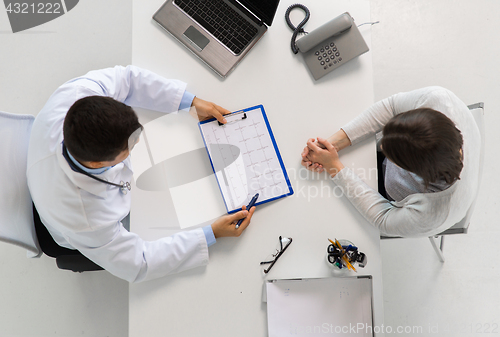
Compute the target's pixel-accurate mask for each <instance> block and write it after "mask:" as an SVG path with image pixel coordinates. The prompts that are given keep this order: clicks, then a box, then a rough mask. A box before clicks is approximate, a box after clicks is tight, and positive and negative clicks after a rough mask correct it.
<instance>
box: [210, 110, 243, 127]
mask: <svg viewBox="0 0 500 337" xmlns="http://www.w3.org/2000/svg"><path fill="white" fill-rule="evenodd" d="M240 114H243V116H241V118H234V117H235V116H237V115H240ZM226 116H227V117H226V120H227V123H226V124H229V123H234V122H237V121H240V120H243V119H246V118H247V113H246V112H245V111H240V112H235V113H232V114H230V115H226ZM238 117H239V116H238ZM217 123H219V126H222V125H225V124H222V123H221V122H219V121H217Z"/></svg>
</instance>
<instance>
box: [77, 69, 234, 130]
mask: <svg viewBox="0 0 500 337" xmlns="http://www.w3.org/2000/svg"><path fill="white" fill-rule="evenodd" d="M82 78H84V79H88V80H91V81H93V82H95V83H97V84H98V86H99V89H98V90H100V91H102V94H103V95H105V96H109V97H112V98H114V99H116V100H117V101H120V102H123V103H125V104H127V105H130V106H132V107H138V108H145V109H149V110H155V111H160V112H165V113H170V112H175V111H178V110H180V109H189V107H191V106H193V107H194V108H196V112H197V113H198V116H199V118H200V120H203V119H205V118H212V117H215V118H217V119H218V120H219V121H221V122H223V117H222V116H223V115H225V114H228V113H229V111H228V110H226V109H224V108H222V107H220V106H218V105H216V104H214V103H212V102H208V101H205V100H202V99H200V98H198V97H195V96H194V95H193V94H191V93H189V92H187V91H186V83H184V82H181V81H179V80H172V79H166V78H164V77H162V76H160V75H158V74H156V73H154V72H152V71H149V70H146V69H142V68H139V67H136V66H132V65H129V66H127V67H122V66H115V67H114V68H107V69H101V70H94V71H91V72H89V73H87V74H86V75H85V76H83V77H82Z"/></svg>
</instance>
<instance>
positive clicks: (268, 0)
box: [153, 0, 279, 77]
mask: <svg viewBox="0 0 500 337" xmlns="http://www.w3.org/2000/svg"><path fill="white" fill-rule="evenodd" d="M278 3H279V0H238V1H236V0H168V1H167V2H165V3H164V4H163V5H162V6H161V7H160V9H158V11H157V12H156V13H155V14H154V15H153V20H155V21H156V22H157V23H158V24H160V26H162V27H163V28H164V29H165V30H166V31H167V32H169V33H170V34H171V35H172V36H173V37H175V38H176V39H177V40H178V41H179V42H181V43H182V44H183V45H184V46H185V47H186V48H188V49H189V50H190V51H191V52H192V53H193V54H195V55H196V56H198V57H199V58H200V59H201V60H202V61H203V62H205V64H206V65H208V66H209V67H210V68H212V69H213V70H214V71H215V72H216V73H217V74H219V75H220V76H221V77H226V76H227V75H228V74H229V72H230V71H231V70H233V69H234V67H235V66H236V65H237V64H238V63H239V62H240V61H241V60H242V59H243V57H244V56H245V55H246V54H247V53H248V51H249V50H250V49H251V48H252V47H253V46H254V45H255V44H256V43H257V41H259V39H260V38H261V37H262V35H264V33H265V32H266V31H267V27H268V26H271V24H272V22H273V19H274V15H275V14H276V9H277V8H278Z"/></svg>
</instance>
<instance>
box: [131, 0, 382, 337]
mask: <svg viewBox="0 0 500 337" xmlns="http://www.w3.org/2000/svg"><path fill="white" fill-rule="evenodd" d="M161 4H162V0H150V1H134V9H133V13H134V14H133V15H134V16H133V53H132V62H133V64H134V65H137V66H141V67H144V68H147V69H150V70H153V71H155V72H157V73H159V74H161V75H163V76H165V77H167V78H177V79H180V80H182V81H185V82H187V83H188V90H189V91H190V92H192V93H195V94H196V95H198V96H199V97H201V98H204V99H207V100H211V101H213V102H216V103H217V104H219V105H222V106H224V107H225V108H227V109H229V110H232V111H234V110H239V109H242V108H246V107H250V106H254V105H257V104H263V105H264V107H265V109H266V112H267V114H268V118H269V122H270V124H271V127H272V129H273V132H274V136H275V138H276V141H277V143H278V146H279V149H280V152H281V155H282V158H283V161H284V163H285V166H286V168H287V171H288V173H289V176H290V180H291V183H292V185H293V188H294V191H295V194H294V195H293V196H290V197H287V198H284V199H280V200H277V201H274V202H271V203H268V204H266V205H262V206H261V207H259V209H258V210H257V211H256V213H255V215H254V218H253V220H252V223H251V225H250V227H248V229H247V230H246V231H245V232H244V234H243V235H242V236H241V237H240V238H222V239H219V240H218V242H217V243H216V244H215V245H214V246H212V247H210V249H209V252H210V263H209V265H208V266H207V267H206V268H198V269H194V270H190V271H187V272H183V273H180V274H177V275H172V276H168V277H165V278H161V279H158V280H153V281H149V282H146V283H142V284H132V285H131V286H130V307H129V312H130V317H129V322H130V323H129V324H130V326H129V327H130V329H129V333H130V336H131V337H136V336H165V335H171V336H201V335H204V336H252V337H253V336H266V335H267V323H266V305H265V304H264V303H263V302H262V300H261V298H262V291H263V283H264V282H263V281H264V279H266V278H299V277H328V276H332V273H331V271H330V269H329V267H328V265H327V263H326V262H325V252H326V247H327V245H328V241H327V238H339V239H349V240H351V241H353V242H354V243H355V244H357V245H358V246H359V247H360V249H361V250H362V251H364V252H365V253H366V254H367V256H368V259H369V260H368V265H367V267H366V268H365V269H360V270H359V274H366V275H372V276H373V287H374V315H375V322H374V324H375V325H376V326H380V325H381V324H383V300H382V268H381V261H380V251H379V233H378V231H377V230H376V229H374V228H373V227H372V226H371V225H370V224H368V223H367V222H366V220H364V219H363V217H362V216H361V215H359V214H358V212H357V211H356V210H355V208H354V207H353V206H352V205H351V204H350V202H349V201H348V200H347V199H346V198H344V197H342V196H341V193H340V192H339V191H338V190H335V189H334V187H335V185H334V184H333V183H332V182H331V181H329V179H327V177H326V176H325V175H324V174H322V175H317V174H316V175H313V174H311V173H310V172H308V171H306V170H304V169H302V168H301V166H300V153H301V151H302V149H303V148H304V146H305V142H306V140H307V139H308V138H311V137H317V136H322V137H327V136H329V135H331V134H332V133H333V132H335V131H336V130H338V129H339V128H340V127H341V126H342V125H344V124H345V123H346V122H348V121H349V120H351V119H352V118H353V117H355V116H356V115H357V114H359V113H360V112H362V111H363V110H364V109H365V108H367V107H368V106H370V105H371V104H372V103H373V81H372V64H371V53H370V52H368V53H366V54H364V55H362V56H361V57H359V58H357V59H355V60H353V61H351V62H349V63H347V64H346V65H344V66H342V67H340V68H338V69H336V70H335V71H333V72H332V73H330V74H329V75H327V76H325V77H323V78H321V79H320V80H319V81H314V80H313V78H312V77H311V76H310V75H309V73H308V70H307V69H306V67H305V65H304V64H303V62H302V60H301V56H300V55H294V54H293V53H292V52H291V51H290V47H289V44H290V37H291V31H290V30H289V28H288V27H287V26H286V23H285V20H284V19H283V17H284V13H285V10H286V8H287V7H288V6H289V5H290V4H292V1H291V0H282V1H281V4H280V5H279V8H278V11H277V13H276V17H275V20H274V23H273V26H272V27H271V28H270V29H269V31H268V32H267V33H266V34H265V35H264V37H263V38H262V39H261V41H259V43H258V44H257V45H256V46H255V47H254V49H253V50H251V51H250V53H249V54H248V55H247V56H246V57H245V58H244V59H243V61H242V62H241V63H240V64H239V65H238V66H237V67H236V69H235V70H234V71H233V72H232V73H231V74H230V75H229V76H228V78H226V79H225V80H222V79H220V78H219V77H218V76H217V75H216V74H215V73H213V72H212V71H211V70H210V69H208V68H207V67H206V66H205V65H204V64H203V63H201V62H200V61H199V60H197V59H196V58H195V57H194V56H193V55H191V54H190V52H189V51H187V50H186V49H185V48H184V47H183V46H181V45H180V44H179V43H178V42H177V41H175V40H174V39H173V38H171V37H170V36H169V35H168V34H167V33H166V32H165V31H163V30H162V29H161V28H160V27H158V26H157V25H156V24H155V23H154V22H153V21H152V19H151V16H152V14H153V13H154V12H155V11H156V10H157V9H158V8H159V7H160V6H161ZM304 4H305V5H306V6H308V7H309V9H310V10H311V19H310V20H309V22H308V23H307V25H306V27H305V30H306V31H307V30H312V29H314V28H316V27H318V26H320V25H321V24H323V23H324V22H326V21H328V20H330V19H331V18H333V17H335V16H337V15H339V14H341V13H343V12H345V11H348V12H350V14H351V15H352V16H353V17H354V19H355V20H356V23H357V24H358V25H359V24H361V23H364V22H368V21H370V15H369V13H370V11H369V2H368V1H367V0H353V1H339V2H332V1H328V0H314V1H306V2H304ZM301 19H302V15H301V11H300V10H297V11H294V12H293V15H292V21H293V22H295V23H298V22H300V20H301ZM360 31H361V33H362V35H363V37H364V38H365V40H366V42H367V43H368V45H369V46H370V26H369V25H365V26H362V27H360ZM158 116H159V115H158V114H155V113H153V112H142V114H141V119H142V121H143V122H144V121H147V120H148V119H149V120H150V119H152V118H155V117H158ZM191 126H192V130H196V132H198V134H197V135H195V132H194V131H193V133H192V135H193V137H200V136H199V131H197V126H196V123H195V121H194V120H193V121H192V125H191ZM191 126H190V127H191ZM199 141H201V137H200V139H199ZM201 144H203V143H201ZM341 157H342V159H343V162H344V164H345V165H346V166H349V167H351V168H353V169H354V170H355V172H357V173H358V174H360V175H361V177H362V178H364V179H365V180H366V181H367V182H368V184H369V185H371V186H372V187H375V186H376V171H375V170H374V168H375V144H374V141H373V140H370V141H366V142H364V143H362V144H360V145H358V146H356V147H355V148H349V149H346V150H343V151H342V152H341ZM214 179H215V178H214ZM158 200H162V202H163V200H167V201H168V191H164V192H163V194H162V193H153V192H149V193H148V192H144V191H140V192H138V190H137V189H135V192H134V194H133V201H132V211H131V216H132V220H131V229H132V231H134V232H137V233H139V234H140V235H141V236H143V237H144V238H145V239H154V238H157V237H161V236H164V235H169V234H171V233H173V232H175V231H178V230H180V228H177V229H175V228H173V227H175V226H172V223H175V221H176V220H175V214H174V215H172V214H169V212H168V209H169V207H170V209H172V205H163V204H161V205H160V204H158ZM148 204H149V205H157V207H147V206H146V205H148ZM155 209H156V211H155ZM166 209H167V212H165V210H166ZM146 210H147V211H146ZM152 210H153V211H152ZM169 220H171V221H172V223H169V225H165V224H166V223H167V221H169ZM162 226H163V227H164V228H162ZM280 235H282V236H289V237H292V238H293V243H292V245H291V246H290V248H289V249H288V250H287V252H286V253H285V254H284V255H283V256H282V257H281V258H280V261H278V263H277V264H276V265H275V267H274V268H273V270H272V271H271V272H270V273H269V275H268V276H266V277H263V276H262V273H261V269H260V266H259V262H260V261H262V259H264V258H265V257H266V256H267V255H268V254H269V253H270V252H271V251H272V250H273V249H274V247H275V245H276V243H277V241H278V237H279V236H280ZM377 336H381V334H377Z"/></svg>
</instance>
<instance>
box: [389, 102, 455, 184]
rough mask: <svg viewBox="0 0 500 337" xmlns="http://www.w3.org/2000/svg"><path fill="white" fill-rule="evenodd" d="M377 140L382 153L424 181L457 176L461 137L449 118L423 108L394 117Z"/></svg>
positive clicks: (451, 179) (452, 179) (449, 179)
mask: <svg viewBox="0 0 500 337" xmlns="http://www.w3.org/2000/svg"><path fill="white" fill-rule="evenodd" d="M383 134H384V135H383V137H382V140H381V146H382V152H383V153H384V155H385V156H386V157H387V158H388V159H389V160H391V161H392V162H394V163H395V164H396V165H398V166H399V167H401V168H403V169H405V170H407V171H410V172H413V173H415V174H416V175H418V176H420V177H421V178H422V179H423V180H424V183H425V186H426V187H427V186H429V183H431V182H436V181H437V180H439V179H444V180H445V181H446V183H448V184H451V183H453V182H455V181H456V180H457V179H460V172H461V171H462V168H463V163H462V159H463V156H462V154H461V152H460V149H461V148H462V145H463V138H462V134H461V133H460V130H458V129H457V128H456V126H455V124H454V123H453V121H452V120H451V119H449V118H448V117H446V116H445V115H444V114H442V113H441V112H439V111H436V110H433V109H427V108H421V109H415V110H410V111H407V112H404V113H401V114H399V115H397V116H394V117H393V118H391V119H390V120H389V122H388V123H387V124H386V125H385V127H384V130H383Z"/></svg>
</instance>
